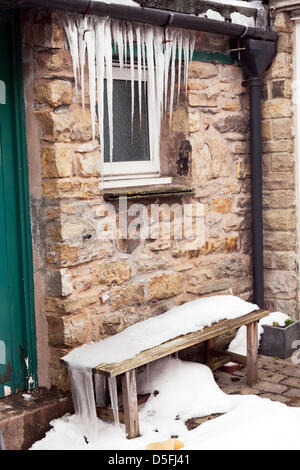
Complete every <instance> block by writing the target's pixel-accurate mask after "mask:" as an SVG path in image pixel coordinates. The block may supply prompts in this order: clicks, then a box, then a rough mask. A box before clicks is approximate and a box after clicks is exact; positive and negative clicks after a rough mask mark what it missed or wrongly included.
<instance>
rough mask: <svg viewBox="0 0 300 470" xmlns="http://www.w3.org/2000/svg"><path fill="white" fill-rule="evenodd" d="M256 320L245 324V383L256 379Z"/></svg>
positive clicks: (253, 381)
mask: <svg viewBox="0 0 300 470" xmlns="http://www.w3.org/2000/svg"><path fill="white" fill-rule="evenodd" d="M257 325H258V323H257V321H254V322H252V323H250V324H249V325H247V384H248V385H254V384H255V383H256V382H257V380H258V336H257Z"/></svg>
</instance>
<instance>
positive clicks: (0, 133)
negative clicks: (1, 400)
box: [0, 12, 37, 397]
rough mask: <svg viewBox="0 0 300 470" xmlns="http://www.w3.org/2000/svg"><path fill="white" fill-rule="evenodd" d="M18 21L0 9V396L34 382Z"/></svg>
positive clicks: (26, 176) (23, 119) (34, 383)
mask: <svg viewBox="0 0 300 470" xmlns="http://www.w3.org/2000/svg"><path fill="white" fill-rule="evenodd" d="M20 45H21V39H20V30H19V21H18V17H17V15H16V14H15V13H10V12H5V13H3V12H1V13H0V397H3V396H5V395H9V394H10V393H16V392H18V391H20V390H25V389H30V388H34V387H35V386H36V384H37V377H36V370H37V360H36V335H35V317H34V299H33V269H32V251H31V231H30V212H29V188H28V168H27V154H26V138H25V135H26V134H25V116H24V102H23V85H22V65H21V52H20Z"/></svg>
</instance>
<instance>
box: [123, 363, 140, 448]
mask: <svg viewBox="0 0 300 470" xmlns="http://www.w3.org/2000/svg"><path fill="white" fill-rule="evenodd" d="M122 394H123V407H124V421H125V432H126V436H127V439H134V438H135V437H139V435H140V426H139V409H138V402H137V391H136V377H135V369H133V370H130V371H128V372H125V373H124V374H123V375H122Z"/></svg>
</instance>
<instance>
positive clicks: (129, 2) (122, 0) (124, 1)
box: [101, 0, 141, 7]
mask: <svg viewBox="0 0 300 470" xmlns="http://www.w3.org/2000/svg"><path fill="white" fill-rule="evenodd" d="M101 2H102V3H108V4H113V5H115V4H116V5H126V6H128V7H140V6H141V5H140V4H139V3H138V2H135V1H134V0H101Z"/></svg>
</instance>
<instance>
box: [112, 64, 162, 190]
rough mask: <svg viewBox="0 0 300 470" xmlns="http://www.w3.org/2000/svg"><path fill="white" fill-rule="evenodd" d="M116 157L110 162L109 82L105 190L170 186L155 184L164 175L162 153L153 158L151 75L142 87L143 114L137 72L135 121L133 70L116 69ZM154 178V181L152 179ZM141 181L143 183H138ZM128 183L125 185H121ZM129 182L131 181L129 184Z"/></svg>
mask: <svg viewBox="0 0 300 470" xmlns="http://www.w3.org/2000/svg"><path fill="white" fill-rule="evenodd" d="M113 79H114V80H113V134H114V135H113V155H112V162H111V161H110V144H109V140H110V139H109V124H108V105H107V96H106V80H105V84H104V86H105V91H104V143H105V147H104V164H103V169H104V181H105V182H108V181H115V184H112V183H104V187H106V188H108V187H120V186H124V185H126V184H127V185H128V180H133V181H132V185H141V184H147V183H148V184H154V183H156V182H157V183H169V182H171V179H170V178H164V179H160V180H159V181H154V180H153V178H155V179H156V178H159V176H160V164H159V152H158V151H156V152H153V151H152V155H151V148H150V147H151V145H150V138H151V132H150V129H149V109H148V73H147V72H145V73H143V76H142V86H141V115H140V111H139V86H138V75H137V70H135V83H134V118H133V121H132V119H131V112H132V101H131V70H130V69H129V68H125V69H124V70H120V69H119V68H117V67H114V69H113ZM150 178H151V179H150ZM138 179H140V181H138ZM120 180H124V184H120ZM125 180H127V181H126V182H125Z"/></svg>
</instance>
